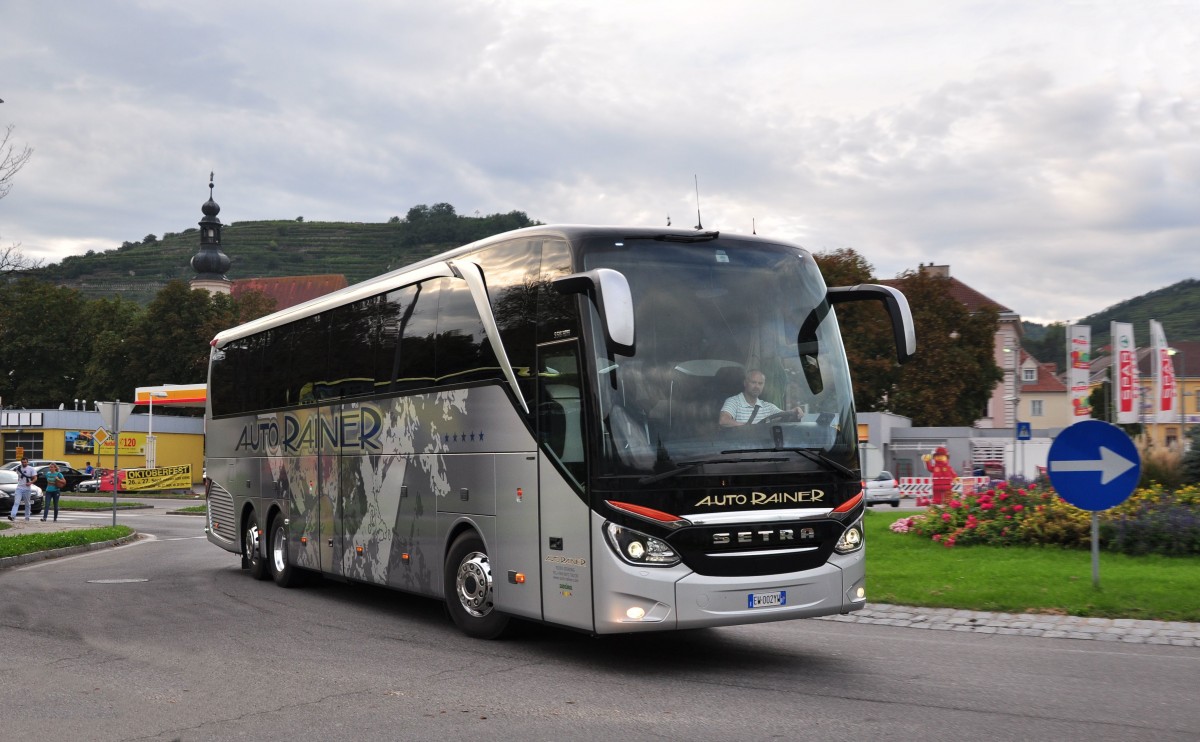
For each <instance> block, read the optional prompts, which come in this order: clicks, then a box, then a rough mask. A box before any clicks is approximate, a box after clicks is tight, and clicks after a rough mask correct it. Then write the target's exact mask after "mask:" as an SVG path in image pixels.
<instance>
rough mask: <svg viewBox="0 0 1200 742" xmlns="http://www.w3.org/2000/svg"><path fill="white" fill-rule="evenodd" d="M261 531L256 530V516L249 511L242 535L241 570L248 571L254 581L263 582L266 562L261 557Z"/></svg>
mask: <svg viewBox="0 0 1200 742" xmlns="http://www.w3.org/2000/svg"><path fill="white" fill-rule="evenodd" d="M262 535H263V534H262V531H260V530H258V515H257V514H255V513H254V511H253V510H252V511H250V513H249V515H247V516H246V529H245V531H244V532H243V534H242V568H243V569H249V570H250V576H251V577H253V578H254V579H256V580H265V579H267V577H269V576H270V575H268V574H267V560H265V559H263V556H262V544H261V543H260V541H261V540H262Z"/></svg>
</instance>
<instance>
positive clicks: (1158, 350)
mask: <svg viewBox="0 0 1200 742" xmlns="http://www.w3.org/2000/svg"><path fill="white" fill-rule="evenodd" d="M1150 342H1151V344H1152V345H1153V348H1154V356H1153V358H1154V419H1155V421H1156V422H1160V423H1174V422H1179V398H1178V396H1177V393H1178V391H1179V390H1178V386H1177V384H1176V383H1175V363H1174V361H1173V360H1172V359H1171V348H1170V346H1168V345H1167V336H1166V334H1165V333H1164V332H1163V326H1162V323H1161V322H1159V321H1158V320H1153V319H1152V320H1150Z"/></svg>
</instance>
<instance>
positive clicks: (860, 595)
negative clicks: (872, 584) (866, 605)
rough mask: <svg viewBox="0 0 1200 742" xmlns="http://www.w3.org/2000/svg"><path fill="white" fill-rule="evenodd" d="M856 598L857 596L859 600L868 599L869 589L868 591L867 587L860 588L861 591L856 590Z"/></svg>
mask: <svg viewBox="0 0 1200 742" xmlns="http://www.w3.org/2000/svg"><path fill="white" fill-rule="evenodd" d="M854 596H855V597H856V598H858V599H859V600H864V599H866V597H867V589H866V588H865V587H860V588H859V589H857V590H855V591H854Z"/></svg>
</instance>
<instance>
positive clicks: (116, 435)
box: [113, 399, 121, 527]
mask: <svg viewBox="0 0 1200 742" xmlns="http://www.w3.org/2000/svg"><path fill="white" fill-rule="evenodd" d="M120 409H121V400H119V399H118V400H117V403H116V405H115V406H114V410H120ZM113 422H114V423H116V429H115V430H113V526H114V527H115V526H116V525H117V481H118V480H119V479H120V477H119V476H117V473H118V471H119V469H118V468H117V461H118V457H119V456H120V451H121V416H120V414H118V413H117V412H113Z"/></svg>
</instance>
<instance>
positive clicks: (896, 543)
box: [865, 511, 1200, 622]
mask: <svg viewBox="0 0 1200 742" xmlns="http://www.w3.org/2000/svg"><path fill="white" fill-rule="evenodd" d="M901 517H904V515H901V514H899V513H889V512H882V511H868V513H867V517H866V521H865V526H866V534H867V539H866V542H867V599H868V600H869V601H871V602H874V603H894V604H899V605H913V606H927V607H931V608H963V609H968V610H977V611H1000V612H1005V613H1055V614H1069V615H1074V616H1096V617H1107V618H1148V619H1155V620H1160V621H1192V622H1200V559H1196V558H1168V557H1160V556H1144V557H1132V556H1126V555H1123V554H1113V553H1109V552H1101V553H1100V587H1099V588H1096V587H1094V586H1093V585H1092V556H1091V552H1090V551H1088V550H1086V549H1084V550H1065V549H1059V548H1051V547H1048V548H1039V547H1008V548H1004V547H995V546H955V547H954V548H952V549H948V548H946V547H945V546H942V545H940V544H936V543H934V542H932V541H930V540H928V539H926V538H923V537H921V536H916V535H913V534H911V533H892V532H891V531H889V530H888V526H890V525H891V524H892V523H894V522H895V521H897V520H899V519H900V518H901Z"/></svg>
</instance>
